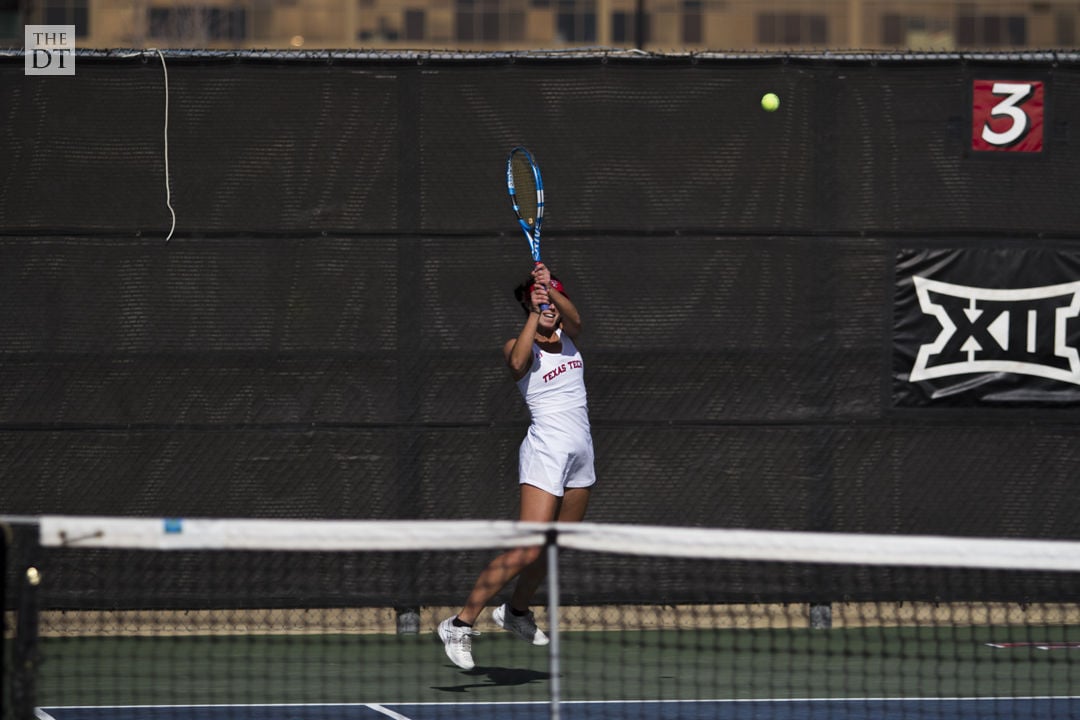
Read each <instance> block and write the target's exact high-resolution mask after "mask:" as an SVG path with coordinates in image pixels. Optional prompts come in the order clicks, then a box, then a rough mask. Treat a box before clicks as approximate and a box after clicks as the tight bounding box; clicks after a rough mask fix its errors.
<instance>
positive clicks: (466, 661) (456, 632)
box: [437, 618, 480, 670]
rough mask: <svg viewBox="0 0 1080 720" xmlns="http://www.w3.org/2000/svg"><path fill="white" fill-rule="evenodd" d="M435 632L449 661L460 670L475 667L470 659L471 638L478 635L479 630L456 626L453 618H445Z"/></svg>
mask: <svg viewBox="0 0 1080 720" xmlns="http://www.w3.org/2000/svg"><path fill="white" fill-rule="evenodd" d="M437 632H438V633H439V639H440V640H442V643H443V648H444V649H445V650H446V657H448V658H450V662H452V663H454V664H455V665H457V666H458V667H459V668H461V669H462V670H472V669H473V668H474V667H476V663H474V662H473V659H472V639H473V636H474V635H479V634H480V633H479V632H477V631H476V630H473V629H472V628H471V627H458V626H457V625H455V624H454V618H447V619H446V620H443V621H442V622H441V623H439V628H438V630H437Z"/></svg>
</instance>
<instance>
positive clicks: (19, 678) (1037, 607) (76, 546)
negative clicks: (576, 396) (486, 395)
mask: <svg viewBox="0 0 1080 720" xmlns="http://www.w3.org/2000/svg"><path fill="white" fill-rule="evenodd" d="M7 537H8V539H9V540H10V539H11V538H12V537H14V541H13V542H10V543H6V545H10V547H8V548H7V552H6V555H7V566H8V567H7V568H6V573H5V574H6V576H7V577H8V579H9V583H8V584H9V587H8V588H7V591H6V593H5V595H6V605H5V607H6V612H5V618H4V626H5V633H4V637H5V643H4V644H5V648H4V655H5V700H6V702H5V707H6V708H9V710H5V716H6V717H10V718H17V719H18V720H24V719H25V718H31V717H35V716H36V717H37V718H38V719H39V720H47V719H49V718H52V719H53V720H159V719H164V718H172V719H175V720H189V719H190V720H195V718H199V719H200V720H202V719H204V718H207V719H209V720H225V719H226V718H229V719H230V720H231V719H233V718H237V717H240V718H251V719H252V720H256V719H257V720H308V719H309V718H311V719H316V718H317V719H320V720H321V719H323V718H333V719H335V720H338V719H340V720H345V719H346V718H348V719H350V720H351V719H354V718H355V719H364V718H386V717H391V718H398V719H402V718H405V719H409V720H426V719H429V718H465V717H468V718H530V719H532V718H536V719H539V718H590V719H591V718H671V719H675V718H680V719H681V718H715V717H725V718H728V717H730V718H787V719H790V720H798V719H804V718H891V717H897V718H900V717H905V718H906V717H920V718H946V717H948V718H956V717H958V718H966V717H971V718H975V717H979V718H985V717H995V718H1034V717H1070V716H1071V717H1076V716H1080V606H1078V604H1077V598H1078V597H1080V543H1077V542H1067V541H1035V540H993V539H972V538H940V537H913V536H887V535H843V534H825V533H790V532H768V531H749V530H719V529H698V528H662V527H641V526H620V525H601V524H590V523H582V524H575V525H559V524H553V525H543V524H529V523H515V522H482V521H446V522H435V521H370V522H368V521H355V522H353V521H284V520H195V519H185V520H180V519H169V518H160V519H136V518H97V517H41V518H36V519H35V520H34V522H33V523H32V524H29V525H19V526H16V527H15V528H14V530H13V531H9V533H8V535H7ZM526 546H527V547H540V548H542V552H541V555H540V560H539V562H543V563H546V567H547V568H548V569H549V572H548V575H547V578H546V580H545V581H544V583H543V584H542V585H541V588H540V590H539V592H538V595H537V597H536V598H535V603H534V609H535V612H536V618H537V621H538V624H539V625H540V627H541V628H543V629H545V630H546V631H547V632H548V634H549V635H550V637H551V642H550V644H548V645H547V646H534V645H531V644H528V643H525V642H522V641H521V640H520V639H519V638H517V637H515V636H513V635H512V634H511V633H507V632H505V631H503V630H501V629H499V628H497V627H496V626H495V625H494V624H493V622H492V620H491V616H492V613H491V611H490V609H489V610H488V611H485V613H483V614H482V615H481V618H480V619H479V621H478V623H477V626H476V628H477V630H479V631H480V633H481V634H480V635H479V636H476V637H473V638H472V639H473V655H474V658H475V662H476V667H475V668H473V669H472V670H468V671H465V670H461V669H459V668H457V667H455V666H454V665H453V664H451V663H450V661H449V660H448V658H447V656H446V654H445V653H444V651H443V647H442V645H441V643H439V642H437V641H436V640H435V634H434V630H435V627H436V625H437V624H438V623H439V622H440V621H441V620H443V619H446V618H448V617H451V616H452V615H453V614H454V613H455V612H456V611H457V610H458V609H459V608H460V605H461V603H462V602H463V601H464V600H465V597H466V596H467V595H468V593H469V591H470V589H471V588H472V586H473V583H474V582H475V581H476V579H477V576H478V573H479V572H480V571H481V570H482V569H483V568H484V567H485V565H487V563H488V562H489V561H491V560H492V558H494V557H496V556H497V555H498V554H499V553H501V552H502V551H504V550H506V549H509V548H515V547H526ZM508 591H509V588H508V589H507V591H504V592H502V593H500V594H498V595H497V596H496V598H495V600H494V601H493V602H495V603H501V602H505V601H506V600H507V599H508V598H509V595H508V594H507V593H508Z"/></svg>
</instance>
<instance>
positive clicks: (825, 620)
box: [810, 602, 832, 630]
mask: <svg viewBox="0 0 1080 720" xmlns="http://www.w3.org/2000/svg"><path fill="white" fill-rule="evenodd" d="M831 627H832V604H831V603H823V602H812V603H810V628H811V629H813V630H828V629H829V628H831Z"/></svg>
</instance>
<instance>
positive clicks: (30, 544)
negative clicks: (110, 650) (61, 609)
mask: <svg viewBox="0 0 1080 720" xmlns="http://www.w3.org/2000/svg"><path fill="white" fill-rule="evenodd" d="M36 529H37V528H36V527H35V528H34V530H35V531H36ZM4 530H5V532H4V544H5V545H7V544H8V542H9V540H10V539H11V528H10V526H5V528H4ZM21 534H22V533H21ZM21 541H22V542H23V543H24V544H23V546H22V547H21V549H20V552H18V553H15V556H14V557H8V558H6V560H7V561H10V562H11V563H12V564H13V567H14V569H15V603H16V605H15V639H14V646H13V648H12V658H11V662H12V667H11V674H10V679H11V705H12V710H13V711H14V718H15V720H33V719H34V717H35V706H36V705H37V702H36V700H37V696H36V695H37V694H36V686H35V683H36V680H37V664H38V662H37V661H38V605H37V589H38V584H39V582H40V577H41V576H40V575H39V573H38V570H37V567H36V565H35V561H36V559H37V557H38V554H39V553H38V547H39V545H38V537H37V532H33V533H25V537H23V538H21ZM12 544H13V545H14V543H12Z"/></svg>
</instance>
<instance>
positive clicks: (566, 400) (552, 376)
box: [517, 330, 589, 431]
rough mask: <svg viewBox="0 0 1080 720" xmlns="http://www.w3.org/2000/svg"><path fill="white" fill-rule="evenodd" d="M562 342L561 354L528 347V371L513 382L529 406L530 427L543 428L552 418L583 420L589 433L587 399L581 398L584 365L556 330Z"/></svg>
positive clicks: (570, 341) (568, 339)
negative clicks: (529, 365)
mask: <svg viewBox="0 0 1080 720" xmlns="http://www.w3.org/2000/svg"><path fill="white" fill-rule="evenodd" d="M555 332H556V333H558V336H559V339H560V340H562V351H561V352H559V353H551V352H547V351H545V350H543V349H541V348H540V346H539V345H537V344H536V343H535V342H534V343H533V346H532V351H533V360H532V367H530V368H529V372H527V373H526V374H525V376H524V377H523V378H521V379H520V380H518V381H517V386H518V390H520V391H521V396H522V397H523V398H525V404H526V405H528V406H529V413H530V414H531V415H532V418H533V424H546V419H548V418H551V417H552V416H554V415H560V416H563V417H565V419H566V420H570V419H571V417H573V418H575V419H576V421H577V422H581V420H582V419H583V420H584V429H585V430H586V431H588V429H589V419H588V399H587V397H586V394H585V364H584V363H583V362H582V360H581V352H580V351H578V349H577V346H576V345H574V341H573V340H571V339H570V336H569V335H564V334H563V332H562V330H556V331H555Z"/></svg>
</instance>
